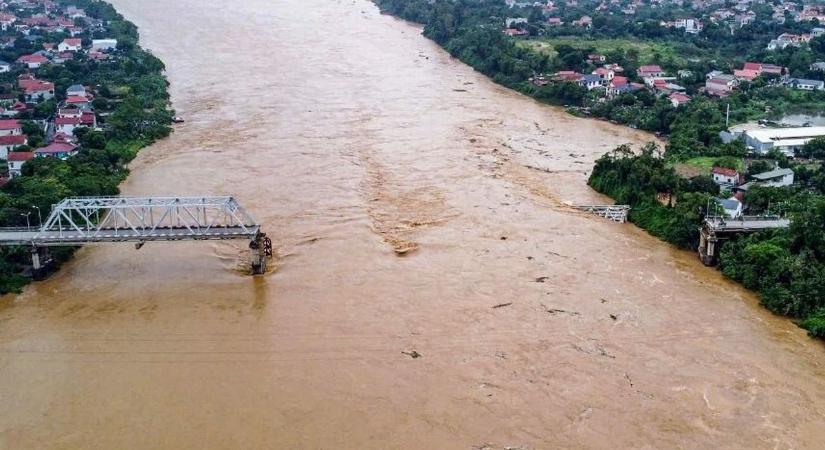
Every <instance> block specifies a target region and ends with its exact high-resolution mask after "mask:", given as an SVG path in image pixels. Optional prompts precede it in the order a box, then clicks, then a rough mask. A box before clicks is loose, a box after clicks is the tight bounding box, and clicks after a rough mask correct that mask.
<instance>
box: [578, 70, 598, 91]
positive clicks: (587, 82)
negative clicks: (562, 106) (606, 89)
mask: <svg viewBox="0 0 825 450" xmlns="http://www.w3.org/2000/svg"><path fill="white" fill-rule="evenodd" d="M579 84H580V85H581V86H584V87H586V88H587V90H588V91H592V90H593V89H598V88H601V87H603V86H604V85H603V84H602V79H601V77H600V76H598V75H594V74H590V75H583V76H582V77H581V80H579Z"/></svg>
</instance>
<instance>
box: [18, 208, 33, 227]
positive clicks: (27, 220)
mask: <svg viewBox="0 0 825 450" xmlns="http://www.w3.org/2000/svg"><path fill="white" fill-rule="evenodd" d="M31 213H32V212H31V211H29V212H27V213H26V214H23V213H21V214H20V215H21V216H24V217H25V218H26V229H28V230H29V231H31V230H32V225H31V223H29V215H30V214H31Z"/></svg>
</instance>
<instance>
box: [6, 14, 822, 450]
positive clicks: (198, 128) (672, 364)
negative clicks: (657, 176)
mask: <svg viewBox="0 0 825 450" xmlns="http://www.w3.org/2000/svg"><path fill="white" fill-rule="evenodd" d="M114 3H115V4H116V6H117V7H118V8H119V9H120V10H121V11H122V12H123V13H124V14H125V15H126V16H127V17H128V18H129V19H131V20H133V21H134V22H135V23H136V24H137V25H139V26H140V28H141V31H142V38H143V44H144V45H145V46H147V47H148V48H150V49H152V50H153V51H154V52H155V53H156V54H157V55H158V56H159V57H161V58H162V59H163V60H164V61H165V62H166V63H167V65H168V75H169V79H170V81H171V82H172V93H173V97H174V103H175V107H176V108H177V110H178V111H179V113H180V114H181V115H182V116H184V117H185V118H186V119H187V122H186V124H184V125H182V126H180V127H179V128H177V131H176V132H175V134H174V135H173V136H172V137H171V138H169V139H167V140H165V141H163V142H160V143H158V144H157V145H155V146H153V147H151V148H149V149H146V150H145V151H144V152H143V153H141V155H140V156H139V157H138V159H137V160H136V161H135V163H134V164H133V172H132V175H131V176H130V177H129V180H128V181H127V182H126V184H125V186H124V192H125V193H127V194H169V193H176V194H197V193H205V192H209V193H231V194H234V195H236V196H237V197H238V198H239V199H240V200H241V202H242V203H243V204H244V205H245V206H247V207H248V208H249V209H250V210H251V211H252V212H253V213H254V214H255V215H256V216H257V217H258V218H259V220H260V221H261V222H262V223H263V225H264V227H265V229H266V231H268V232H269V234H270V235H271V236H272V238H273V239H274V241H275V244H276V246H277V251H278V257H277V259H276V262H275V265H276V269H275V271H274V272H273V273H271V274H269V275H268V276H266V277H262V278H251V277H248V276H246V275H245V274H244V273H243V270H242V268H243V266H244V264H245V262H246V261H245V258H246V252H245V251H244V244H243V243H179V244H172V245H165V244H151V243H150V244H147V245H146V246H145V247H144V248H143V249H141V250H140V251H136V250H134V249H133V247H131V246H128V245H123V246H118V245H102V246H97V247H89V248H86V249H83V250H82V251H81V252H79V254H78V256H77V258H76V259H75V260H74V261H72V262H71V263H70V264H67V265H66V266H65V268H64V269H63V270H62V271H61V272H60V273H58V274H57V275H56V276H54V277H53V278H51V279H49V280H48V281H46V282H42V283H36V284H34V285H32V286H30V287H29V288H27V289H26V291H25V292H24V293H23V294H22V295H19V296H8V297H6V298H4V299H3V300H2V304H0V405H2V408H0V447H2V448H9V449H28V448H48V449H79V448H84V449H98V448H99V449H131V448H134V449H146V448H170V449H187V448H192V449H203V448H215V449H218V448H220V449H223V448H290V449H292V448H295V449H297V448H307V449H316V448H319V449H320V448H325V449H337V448H358V449H366V448H375V449H388V448H407V449H418V448H438V449H453V448H455V449H471V448H504V447H515V448H529V449H549V448H650V449H653V448H657V449H658V448H766V449H767V448H770V449H774V448H776V449H791V448H822V445H823V442H825V441H823V439H825V402H824V401H825V368H823V362H825V349H823V346H822V345H821V344H819V343H817V342H816V341H813V340H810V339H809V338H807V337H806V336H805V334H804V332H803V331H802V330H800V329H798V328H797V327H795V326H794V325H793V324H791V323H790V322H788V321H787V320H784V319H781V318H777V317H774V316H772V315H770V314H769V313H767V312H765V311H764V310H763V309H761V308H760V307H759V306H758V304H757V301H756V299H755V298H754V297H753V296H752V295H750V294H748V293H747V292H746V291H744V290H742V289H739V288H738V287H737V286H736V285H734V284H732V283H729V282H726V281H725V280H724V279H723V278H722V277H721V276H720V275H719V274H718V273H717V272H715V271H714V270H710V269H706V268H704V267H702V266H701V265H700V264H699V263H698V262H697V260H696V257H695V255H694V254H692V253H690V252H682V251H678V250H674V249H672V248H670V247H668V246H667V245H664V244H662V243H661V242H659V241H657V240H655V239H654V238H651V237H649V236H648V235H646V234H645V233H644V232H641V231H639V230H637V229H635V228H634V227H633V226H631V225H617V224H613V223H610V222H607V221H605V220H602V219H599V218H594V217H589V216H587V215H583V214H579V213H575V212H572V211H570V210H568V209H567V208H566V207H565V202H569V201H572V202H596V201H605V199H603V198H600V197H599V196H598V195H596V194H594V193H592V192H591V191H590V190H589V189H588V188H587V187H586V185H585V179H586V174H587V172H588V170H589V168H590V167H591V165H592V162H593V160H594V159H595V158H596V157H598V155H600V154H602V153H604V152H606V151H608V150H610V149H611V148H613V147H614V146H616V145H618V144H621V143H626V142H628V143H634V144H639V143H642V142H644V141H646V140H648V139H649V136H647V135H644V134H640V133H636V132H633V131H632V130H628V129H625V128H620V127H615V126H611V125H609V124H605V123H600V122H596V121H588V120H581V119H576V118H573V117H570V116H568V115H565V114H564V113H563V112H561V111H559V110H556V109H553V108H549V107H546V106H542V105H539V104H537V103H535V102H533V101H531V100H530V99H527V98H524V97H522V96H520V95H517V94H514V93H512V92H509V91H507V90H505V89H503V88H500V87H498V86H496V85H494V84H493V83H491V82H489V81H487V80H486V79H485V78H483V77H482V76H480V75H478V74H476V73H474V72H473V71H472V70H471V69H469V68H467V67H466V66H464V65H462V64H460V63H459V62H457V61H455V60H453V59H451V58H450V57H449V56H448V55H446V54H445V53H444V52H443V51H441V50H440V49H439V48H437V47H436V46H435V45H434V44H432V43H431V42H429V41H427V40H426V39H424V38H423V37H421V36H420V30H419V29H418V28H416V27H415V26H413V25H410V24H407V23H404V22H402V21H399V20H396V19H393V18H391V17H387V16H381V15H380V14H378V12H377V11H376V8H375V7H374V6H372V5H371V4H370V3H368V2H366V1H363V0H355V1H329V0H281V1H278V2H272V1H265V0H234V1H225V2H205V1H197V0H178V1H176V2H169V1H161V0H141V1H137V0H116V1H115V2H114ZM395 250H401V251H409V252H408V253H407V255H406V256H404V257H399V256H397V255H396V253H395ZM502 304H505V306H500V307H495V306H497V305H502ZM412 351H416V352H418V354H420V355H421V356H420V357H419V358H412V357H410V356H409V354H405V353H402V352H412Z"/></svg>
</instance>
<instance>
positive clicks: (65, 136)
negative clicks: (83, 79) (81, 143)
mask: <svg viewBox="0 0 825 450" xmlns="http://www.w3.org/2000/svg"><path fill="white" fill-rule="evenodd" d="M18 83H19V84H20V87H21V88H23V89H27V87H28V86H37V89H47V90H45V91H43V93H42V94H40V95H39V97H38V100H39V101H43V99H48V98H53V97H54V84H52V83H49V82H44V81H41V80H38V79H36V78H35V77H34V75H32V74H29V73H25V74H22V75H20V78H19V79H18ZM92 99H93V96H92V94H91V93H89V92H88V91H87V89H86V87H85V86H82V85H73V86H70V87H69V88H68V89H67V92H66V99H65V100H64V101H63V102H61V103H60V105H59V107H58V109H57V111H56V113H55V116H54V118H53V119H51V120H47V121H44V122H45V123H43V124H42V126H43V127H44V129H45V134H46V145H44V146H42V147H39V148H36V149H34V150H33V151H25V152H21V151H15V150H17V149H18V148H19V147H21V146H24V145H28V143H29V142H28V136H26V135H25V134H24V133H23V125H22V121H20V120H18V119H2V120H0V159H5V160H6V161H7V165H8V177H4V178H0V183H4V182H7V181H8V179H11V178H14V177H17V176H19V175H20V174H21V171H20V170H21V167H22V164H23V163H24V162H26V161H28V160H31V159H34V158H37V157H40V158H60V159H66V158H69V157H71V156H74V155H75V154H77V151H78V145H77V139H76V138H75V136H74V131H75V129H77V128H79V127H87V128H95V127H97V115H96V114H95V112H94V109H93V108H92ZM36 124H37V125H38V126H40V125H41V124H40V123H36Z"/></svg>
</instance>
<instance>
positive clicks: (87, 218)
mask: <svg viewBox="0 0 825 450" xmlns="http://www.w3.org/2000/svg"><path fill="white" fill-rule="evenodd" d="M228 239H246V240H249V247H250V249H251V250H252V253H253V255H252V271H253V273H255V274H263V273H264V272H266V262H267V259H268V257H270V256H272V242H271V241H270V240H269V238H267V237H266V235H265V234H264V233H262V232H261V227H260V225H259V224H258V223H257V222H256V221H255V219H254V218H253V217H252V215H251V214H249V213H248V212H247V211H246V210H245V209H244V208H243V207H242V206H241V205H240V204H239V203H238V202H237V200H235V198H233V197H229V196H199V197H81V198H67V199H65V200H63V201H61V202H60V203H58V204H56V205H53V207H52V211H51V214H49V216H48V218H46V220H45V221H44V222H43V223H42V224H41V225H40V227H38V228H35V229H32V228H30V227H29V228H0V245H2V246H30V247H31V249H32V265H33V267H34V269H35V271H37V270H40V269H41V268H42V266H43V262H42V261H43V258H44V257H46V258H47V255H48V251H47V248H48V247H53V246H79V245H87V244H95V243H104V242H134V243H135V247H136V248H140V247H142V246H143V244H144V243H146V242H156V241H185V240H196V241H197V240H228Z"/></svg>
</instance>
